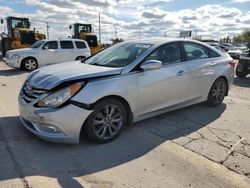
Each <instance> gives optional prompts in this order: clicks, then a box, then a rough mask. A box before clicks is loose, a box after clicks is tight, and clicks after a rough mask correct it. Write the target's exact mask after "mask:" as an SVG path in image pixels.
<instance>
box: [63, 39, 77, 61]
mask: <svg viewBox="0 0 250 188" xmlns="http://www.w3.org/2000/svg"><path fill="white" fill-rule="evenodd" d="M60 47H61V52H60V57H61V62H67V61H74V60H75V47H74V44H73V42H72V41H71V40H62V41H60Z"/></svg>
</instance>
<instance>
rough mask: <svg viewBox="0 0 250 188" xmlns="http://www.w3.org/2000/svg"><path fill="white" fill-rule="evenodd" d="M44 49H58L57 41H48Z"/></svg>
mask: <svg viewBox="0 0 250 188" xmlns="http://www.w3.org/2000/svg"><path fill="white" fill-rule="evenodd" d="M43 49H58V44H57V41H50V42H46V43H45V44H44V45H43Z"/></svg>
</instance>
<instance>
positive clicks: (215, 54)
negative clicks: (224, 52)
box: [209, 50, 220, 58]
mask: <svg viewBox="0 0 250 188" xmlns="http://www.w3.org/2000/svg"><path fill="white" fill-rule="evenodd" d="M209 57H211V58H216V57H220V55H219V54H218V53H216V52H215V51H213V50H209Z"/></svg>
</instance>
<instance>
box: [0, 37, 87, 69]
mask: <svg viewBox="0 0 250 188" xmlns="http://www.w3.org/2000/svg"><path fill="white" fill-rule="evenodd" d="M88 56H90V49H89V46H88V44H87V42H86V41H83V40H79V39H58V40H40V41H37V42H36V43H35V44H33V45H32V46H31V47H30V48H23V49H17V50H10V51H8V52H7V53H6V56H5V58H3V61H4V62H5V63H6V64H7V65H8V66H10V67H14V68H22V69H24V70H28V71H32V70H35V69H37V68H38V67H41V66H45V65H51V64H55V63H62V62H67V61H74V60H80V59H84V58H86V57H88Z"/></svg>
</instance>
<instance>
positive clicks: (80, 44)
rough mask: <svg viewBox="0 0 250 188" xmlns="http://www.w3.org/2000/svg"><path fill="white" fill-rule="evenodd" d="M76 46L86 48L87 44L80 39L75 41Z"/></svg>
mask: <svg viewBox="0 0 250 188" xmlns="http://www.w3.org/2000/svg"><path fill="white" fill-rule="evenodd" d="M75 44H76V47H77V48H80V49H83V48H86V44H85V43H84V42H80V41H75Z"/></svg>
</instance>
